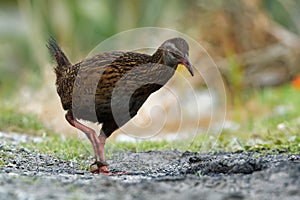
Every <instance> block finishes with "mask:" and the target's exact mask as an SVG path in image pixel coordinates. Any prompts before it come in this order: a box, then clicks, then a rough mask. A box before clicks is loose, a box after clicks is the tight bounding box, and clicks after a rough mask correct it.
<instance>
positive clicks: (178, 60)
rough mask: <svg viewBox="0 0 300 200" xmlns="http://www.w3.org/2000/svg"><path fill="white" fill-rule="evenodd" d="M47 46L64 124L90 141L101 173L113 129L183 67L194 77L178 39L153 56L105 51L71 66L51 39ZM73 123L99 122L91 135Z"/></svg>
mask: <svg viewBox="0 0 300 200" xmlns="http://www.w3.org/2000/svg"><path fill="white" fill-rule="evenodd" d="M47 47H48V48H49V50H50V53H51V55H52V57H53V58H54V59H55V60H56V62H57V66H56V67H55V73H56V87H57V93H58V95H59V96H60V99H61V103H62V106H63V109H64V110H66V111H67V113H66V115H65V118H66V120H67V121H68V122H69V123H70V124H71V125H72V126H74V127H76V128H77V129H79V130H81V131H83V132H84V133H85V134H86V136H87V137H88V139H89V140H90V141H91V143H92V145H93V149H94V154H95V159H96V161H95V163H94V164H92V165H96V166H97V169H93V170H91V171H92V172H94V173H106V174H108V173H109V172H108V170H107V167H106V166H107V165H108V164H107V162H106V160H105V156H104V145H105V141H106V138H108V137H109V136H110V135H111V134H112V133H113V132H114V131H115V130H117V129H118V128H119V127H121V126H123V125H124V124H125V123H126V122H128V121H129V120H130V119H131V118H132V117H134V116H135V115H136V113H137V112H138V110H139V109H140V107H141V106H142V105H143V103H144V102H145V101H146V100H147V98H148V97H149V96H150V95H151V94H152V93H153V92H155V91H157V90H159V89H160V88H161V87H162V86H163V85H165V84H166V83H167V82H168V80H169V79H170V78H171V77H172V76H173V75H174V73H175V70H176V69H177V66H178V64H183V65H184V66H185V67H186V68H187V69H188V71H189V72H190V74H191V75H192V76H193V75H194V72H193V68H192V65H191V63H190V61H189V58H188V51H189V46H188V44H187V42H186V41H185V40H184V39H182V38H173V39H169V40H167V41H165V42H164V43H163V44H162V45H161V46H160V47H159V48H158V49H157V50H156V52H155V53H154V54H153V55H147V54H141V53H136V52H119V51H112V52H105V53H101V54H98V55H96V56H93V57H91V58H87V59H85V60H83V61H81V62H78V63H77V64H75V65H72V64H71V63H70V61H69V60H68V58H67V57H66V56H65V54H64V53H63V51H62V50H61V48H60V47H59V46H58V44H57V43H56V41H55V40H54V39H50V40H49V41H48V45H47ZM77 119H83V120H88V121H91V122H95V123H102V129H101V132H100V134H99V136H97V134H96V132H95V131H94V130H93V129H91V128H89V127H87V126H85V125H83V124H82V123H80V122H79V121H78V120H77Z"/></svg>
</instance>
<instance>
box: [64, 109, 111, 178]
mask: <svg viewBox="0 0 300 200" xmlns="http://www.w3.org/2000/svg"><path fill="white" fill-rule="evenodd" d="M65 117H66V120H67V121H68V122H69V123H70V124H71V125H72V126H74V127H75V128H77V129H79V130H81V131H82V132H84V133H85V134H86V136H87V137H88V139H89V140H90V141H91V143H92V145H93V149H94V154H95V158H96V161H95V164H97V166H98V168H99V170H97V171H94V170H91V172H93V173H94V172H98V173H108V170H107V168H106V166H107V165H108V164H107V163H106V161H105V157H104V144H103V141H102V142H101V140H100V139H99V138H98V136H97V134H96V132H95V131H94V130H93V129H91V128H89V127H87V126H85V125H83V124H82V123H80V122H79V121H77V120H76V119H74V117H73V114H72V112H70V111H68V112H67V113H66V115H65ZM104 143H105V140H104ZM92 165H93V164H92Z"/></svg>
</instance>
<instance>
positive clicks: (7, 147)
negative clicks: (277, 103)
mask: <svg viewBox="0 0 300 200" xmlns="http://www.w3.org/2000/svg"><path fill="white" fill-rule="evenodd" d="M19 138H22V139H21V140H22V141H21V142H24V141H28V140H34V141H35V140H37V141H38V140H39V138H34V137H27V136H22V135H11V134H9V135H8V134H4V133H0V156H1V160H0V162H1V165H0V199H24V200H25V199H30V200H31V199H174V200H175V199H214V200H218V199H226V200H229V199H295V200H296V199H300V190H299V185H300V155H291V154H276V155H270V154H267V155H266V154H261V153H258V152H241V153H222V154H197V153H190V152H179V151H176V150H172V151H149V152H142V153H133V152H120V153H118V154H116V155H115V156H114V157H115V158H114V159H111V160H108V162H109V163H110V166H109V169H111V170H112V171H113V172H117V171H126V172H128V174H127V175H121V176H104V175H94V174H91V173H89V172H87V171H83V170H81V169H80V165H79V164H78V163H76V162H70V161H65V160H61V159H58V158H55V157H53V156H49V155H45V154H41V153H39V152H36V151H29V150H28V149H25V148H23V147H22V146H21V144H20V139H19Z"/></svg>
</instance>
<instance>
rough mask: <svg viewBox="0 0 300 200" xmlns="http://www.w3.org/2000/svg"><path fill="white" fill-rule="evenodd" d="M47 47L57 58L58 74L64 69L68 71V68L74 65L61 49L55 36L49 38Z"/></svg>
mask: <svg viewBox="0 0 300 200" xmlns="http://www.w3.org/2000/svg"><path fill="white" fill-rule="evenodd" d="M47 47H48V49H49V51H50V54H51V56H52V57H53V59H55V61H56V63H57V66H56V67H55V72H56V74H58V73H61V72H63V71H67V69H68V68H70V67H72V64H71V62H70V61H69V59H68V58H67V56H66V55H65V54H64V52H63V51H62V50H61V48H60V47H59V45H58V44H57V42H56V41H55V39H54V38H52V37H51V38H50V39H49V40H48V44H47Z"/></svg>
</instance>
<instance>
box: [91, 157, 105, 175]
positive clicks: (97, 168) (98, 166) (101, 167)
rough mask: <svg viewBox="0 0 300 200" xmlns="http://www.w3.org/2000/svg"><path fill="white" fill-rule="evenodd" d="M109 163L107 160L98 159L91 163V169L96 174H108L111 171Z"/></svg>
mask: <svg viewBox="0 0 300 200" xmlns="http://www.w3.org/2000/svg"><path fill="white" fill-rule="evenodd" d="M107 166H108V163H107V162H106V161H98V160H96V161H95V162H94V163H93V164H91V165H90V171H91V172H92V173H95V174H105V175H108V174H109V171H108V169H107Z"/></svg>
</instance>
